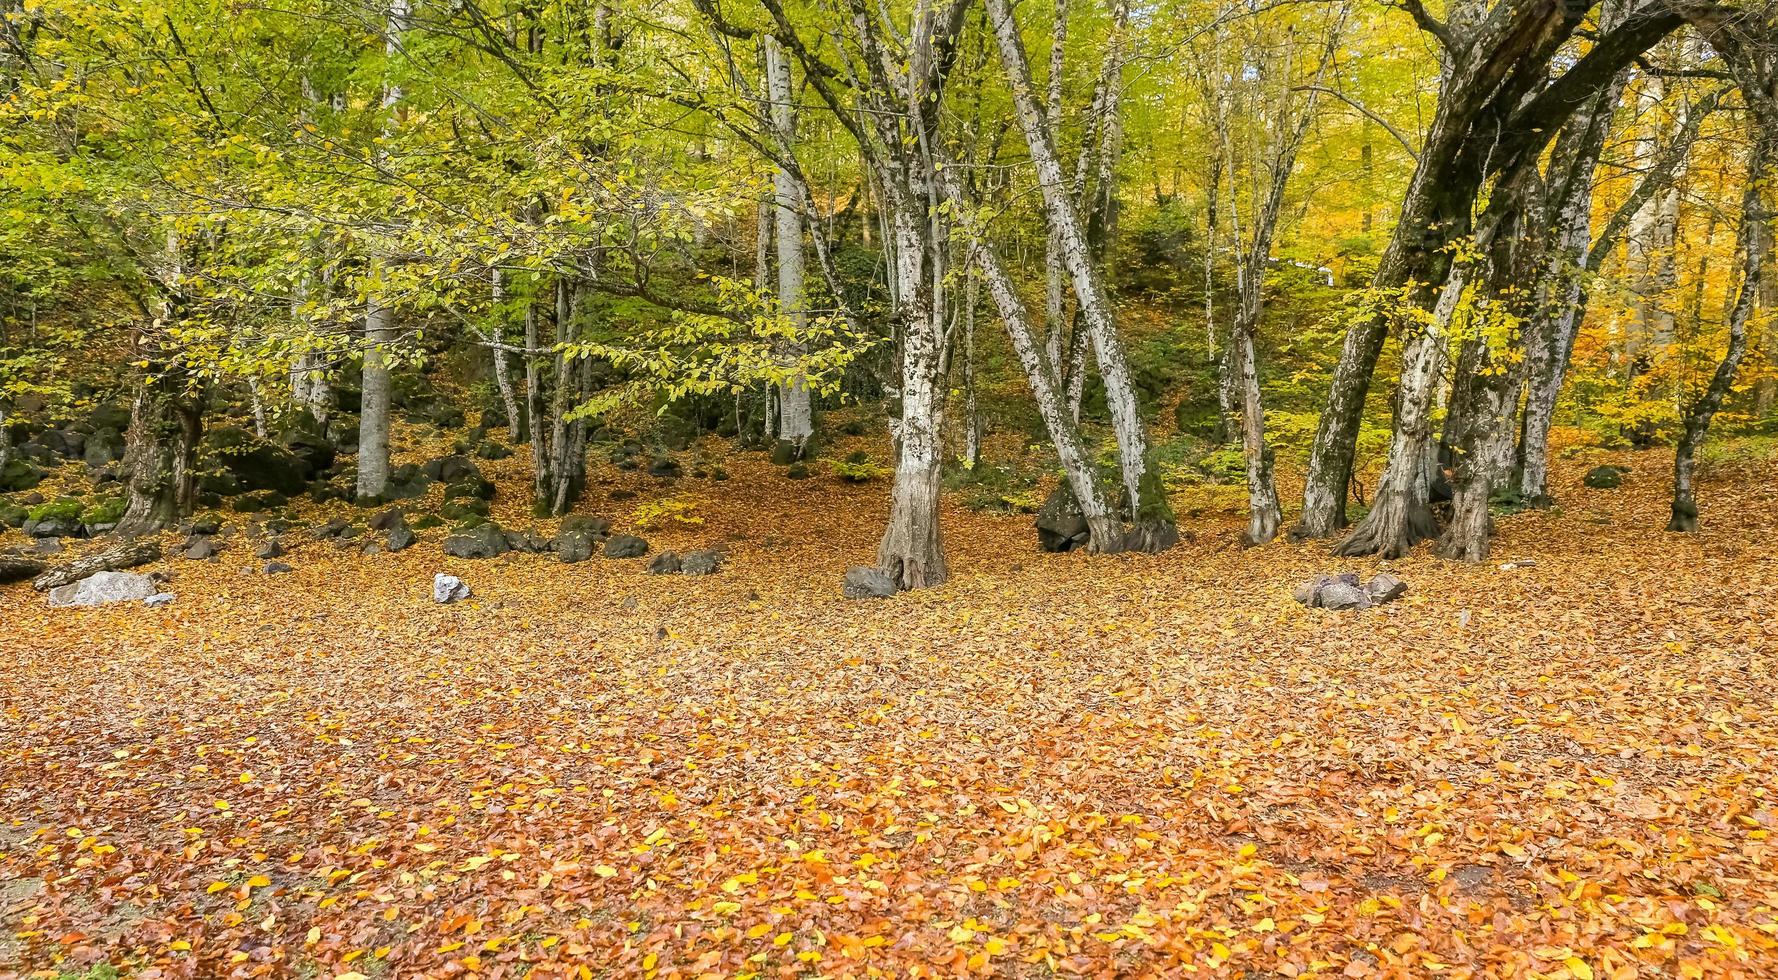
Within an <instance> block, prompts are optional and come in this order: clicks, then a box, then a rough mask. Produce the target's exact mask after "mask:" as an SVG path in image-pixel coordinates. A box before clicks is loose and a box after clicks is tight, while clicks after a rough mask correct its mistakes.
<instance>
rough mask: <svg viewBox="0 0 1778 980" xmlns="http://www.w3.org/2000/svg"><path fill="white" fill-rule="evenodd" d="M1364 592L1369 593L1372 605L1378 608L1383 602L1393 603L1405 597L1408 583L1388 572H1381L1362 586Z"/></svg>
mask: <svg viewBox="0 0 1778 980" xmlns="http://www.w3.org/2000/svg"><path fill="white" fill-rule="evenodd" d="M1364 591H1366V592H1368V593H1370V597H1371V602H1372V603H1373V604H1375V605H1379V606H1380V605H1382V604H1383V603H1385V602H1394V601H1395V600H1397V599H1399V598H1401V597H1402V596H1404V595H1407V594H1408V583H1406V582H1403V581H1402V580H1401V579H1398V578H1396V577H1395V576H1393V575H1391V574H1389V573H1388V572H1382V573H1380V574H1378V575H1375V576H1372V578H1371V580H1370V581H1369V582H1366V583H1365V584H1364Z"/></svg>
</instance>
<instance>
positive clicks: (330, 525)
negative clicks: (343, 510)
mask: <svg viewBox="0 0 1778 980" xmlns="http://www.w3.org/2000/svg"><path fill="white" fill-rule="evenodd" d="M346 527H347V524H346V522H345V519H344V518H339V517H336V518H334V519H333V520H330V521H328V522H327V523H326V524H318V525H316V526H314V527H312V528H310V529H309V537H311V538H314V539H315V540H317V541H322V540H325V539H327V538H337V537H339V536H340V532H341V531H344V530H345V529H346Z"/></svg>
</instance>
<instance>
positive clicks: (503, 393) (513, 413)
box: [488, 269, 524, 444]
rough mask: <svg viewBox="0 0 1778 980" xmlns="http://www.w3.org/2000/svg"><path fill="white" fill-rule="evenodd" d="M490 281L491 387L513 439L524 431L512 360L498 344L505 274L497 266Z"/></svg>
mask: <svg viewBox="0 0 1778 980" xmlns="http://www.w3.org/2000/svg"><path fill="white" fill-rule="evenodd" d="M488 277H489V279H490V280H491V281H492V286H493V293H494V323H493V326H492V328H491V329H490V331H489V332H490V334H491V336H492V337H493V340H494V343H495V345H496V346H495V347H494V348H493V349H492V350H491V351H490V352H489V353H491V354H493V355H494V387H496V388H497V389H499V391H500V404H501V407H503V408H505V409H506V438H507V441H509V442H512V443H515V444H516V443H517V442H518V441H519V439H520V438H521V437H522V436H523V434H524V429H523V428H522V425H523V422H524V419H523V418H522V417H520V415H519V396H518V392H516V391H514V390H513V386H512V362H511V359H510V358H509V357H508V356H507V353H506V351H504V350H501V349H500V347H499V346H498V345H500V344H503V343H505V342H506V310H505V308H504V307H505V303H506V277H505V276H504V275H503V274H501V272H500V270H499V269H493V270H491V271H490V272H489V273H488Z"/></svg>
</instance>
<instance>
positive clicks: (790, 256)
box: [765, 36, 815, 455]
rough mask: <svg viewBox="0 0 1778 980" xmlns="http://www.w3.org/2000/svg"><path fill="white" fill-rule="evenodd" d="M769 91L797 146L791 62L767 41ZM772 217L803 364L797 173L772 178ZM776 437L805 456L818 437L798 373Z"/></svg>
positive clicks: (784, 390)
mask: <svg viewBox="0 0 1778 980" xmlns="http://www.w3.org/2000/svg"><path fill="white" fill-rule="evenodd" d="M765 50H766V83H767V85H766V90H767V95H768V98H769V99H770V101H771V116H772V125H773V127H774V128H775V129H777V131H778V143H779V146H780V147H781V148H782V149H783V152H786V153H789V152H792V150H793V149H794V147H795V146H796V107H795V105H794V103H793V99H794V98H795V94H794V91H793V90H792V88H791V78H790V60H789V59H788V58H786V57H785V56H784V51H783V49H782V48H781V47H780V46H779V44H778V42H777V41H776V40H775V39H773V38H771V37H769V36H768V37H767V38H766V39H765ZM772 180H773V209H772V210H773V217H774V219H775V225H776V234H775V236H774V237H775V238H776V239H777V243H778V306H779V309H780V310H781V311H782V313H783V315H784V316H785V317H786V318H787V319H788V320H789V321H790V324H791V328H792V329H793V330H794V331H795V332H796V334H797V337H798V338H799V339H797V340H795V341H792V342H790V343H787V344H785V345H784V356H785V357H786V358H787V359H789V360H791V361H793V362H800V361H801V359H802V356H803V354H804V347H803V343H802V341H801V340H800V338H801V336H802V335H803V334H804V333H805V332H806V331H807V329H808V317H809V314H808V304H807V302H806V301H805V299H804V296H803V222H802V213H801V211H800V210H799V209H798V205H799V204H800V203H801V197H802V189H801V188H800V187H798V186H797V182H796V178H795V176H794V175H792V174H790V173H789V172H787V171H786V170H785V169H784V168H782V167H779V168H777V170H776V171H775V172H774V174H773V178H772ZM777 428H778V439H779V440H780V441H782V442H788V443H790V444H791V445H792V446H793V447H795V451H796V454H797V455H801V453H802V451H803V449H804V447H805V446H806V445H807V444H808V441H809V437H810V436H811V435H813V434H814V431H815V429H814V415H813V413H812V409H811V406H810V403H809V383H808V379H807V378H805V377H804V376H803V375H802V373H801V372H800V371H792V372H791V374H790V376H789V379H788V380H787V381H786V382H785V383H784V384H782V385H780V386H779V389H778V427H777Z"/></svg>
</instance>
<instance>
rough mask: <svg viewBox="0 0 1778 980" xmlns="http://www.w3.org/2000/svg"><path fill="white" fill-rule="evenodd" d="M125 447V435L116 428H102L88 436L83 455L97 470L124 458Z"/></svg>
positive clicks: (89, 464) (87, 462) (88, 463)
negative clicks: (120, 433)
mask: <svg viewBox="0 0 1778 980" xmlns="http://www.w3.org/2000/svg"><path fill="white" fill-rule="evenodd" d="M123 449H124V446H123V436H121V435H119V434H118V431H117V430H116V429H100V430H98V431H97V432H94V433H93V434H92V435H90V436H87V438H86V450H85V452H84V453H83V454H82V457H83V458H84V459H85V461H86V465H88V466H90V467H92V468H93V469H95V470H96V469H99V468H100V467H103V466H107V465H110V464H111V463H115V462H117V461H118V460H121V459H123Z"/></svg>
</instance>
